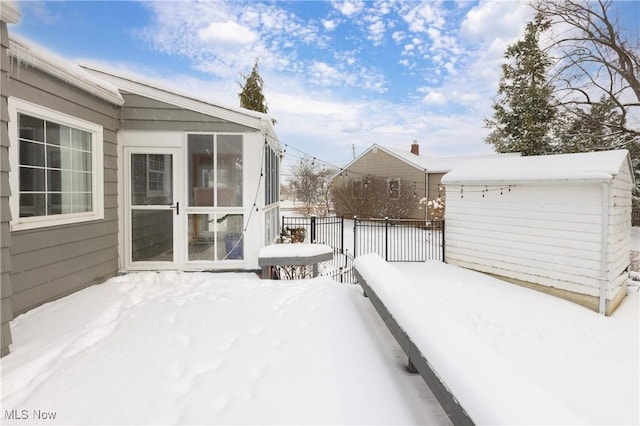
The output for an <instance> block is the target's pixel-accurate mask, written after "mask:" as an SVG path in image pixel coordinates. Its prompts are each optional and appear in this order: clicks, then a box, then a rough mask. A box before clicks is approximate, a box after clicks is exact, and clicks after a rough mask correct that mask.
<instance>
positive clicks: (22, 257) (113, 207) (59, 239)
mask: <svg viewBox="0 0 640 426" xmlns="http://www.w3.org/2000/svg"><path fill="white" fill-rule="evenodd" d="M10 75H11V80H10V87H11V95H12V96H15V97H16V98H19V99H21V100H24V101H28V102H31V103H34V104H37V105H42V106H44V107H47V108H50V109H52V110H55V111H58V112H61V113H63V114H67V115H70V116H73V117H77V118H79V119H82V120H86V121H89V122H92V123H95V124H98V125H100V126H102V127H103V138H104V140H103V163H104V164H103V168H104V200H103V203H104V219H103V220H97V221H91V222H82V223H78V224H69V225H62V226H51V227H42V228H37V229H29V230H22V231H14V232H12V240H13V241H12V262H13V265H14V267H13V271H12V274H11V280H12V283H13V288H14V295H13V297H12V304H13V308H14V311H15V312H16V313H22V312H26V311H28V310H29V309H32V308H34V307H37V306H39V305H41V304H42V303H45V302H48V301H51V300H55V299H57V298H60V297H63V296H66V295H68V294H70V293H73V292H74V291H77V290H80V289H82V288H84V287H87V286H89V285H92V284H96V283H100V282H103V281H104V280H106V279H107V278H109V277H111V276H114V275H115V274H116V273H117V271H118V266H119V265H118V220H117V219H118V212H117V207H118V200H117V196H118V187H117V167H118V166H117V164H118V161H117V140H116V131H117V127H116V123H117V111H118V110H117V108H118V107H116V106H115V105H112V104H110V103H108V102H106V101H104V100H102V99H100V98H97V97H95V96H93V95H91V94H89V93H86V92H84V91H82V90H80V89H78V88H76V87H74V86H72V85H70V84H68V83H66V82H63V81H60V80H57V79H56V78H53V77H51V76H49V75H47V74H45V73H43V72H41V71H40V70H38V69H35V68H29V67H24V66H20V65H18V64H17V63H15V62H12V64H11V71H10Z"/></svg>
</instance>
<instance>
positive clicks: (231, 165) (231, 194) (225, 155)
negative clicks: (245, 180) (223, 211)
mask: <svg viewBox="0 0 640 426" xmlns="http://www.w3.org/2000/svg"><path fill="white" fill-rule="evenodd" d="M216 167H217V177H218V186H217V190H218V206H220V207H240V206H242V136H241V135H220V136H218V161H217V163H216Z"/></svg>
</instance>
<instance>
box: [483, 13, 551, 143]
mask: <svg viewBox="0 0 640 426" xmlns="http://www.w3.org/2000/svg"><path fill="white" fill-rule="evenodd" d="M549 27H550V22H549V20H548V19H545V18H543V17H542V15H540V14H538V15H536V17H535V19H534V20H533V21H532V22H529V23H528V24H527V27H526V30H525V33H524V37H523V39H521V40H519V41H517V42H516V43H514V44H512V45H510V46H509V47H508V48H507V50H506V52H505V59H507V62H506V63H505V64H503V65H502V77H501V78H500V84H499V87H498V95H499V98H498V100H497V101H495V102H494V104H493V110H494V113H493V118H492V119H491V120H486V121H485V127H487V128H490V129H493V130H492V132H491V133H490V134H489V135H488V136H487V139H486V142H487V143H490V144H492V145H493V146H494V149H495V150H496V151H497V152H520V153H522V155H540V154H547V153H550V152H551V151H552V150H553V143H552V138H551V131H552V129H553V123H554V120H555V119H556V116H557V109H556V107H555V101H554V99H553V87H552V85H551V84H550V83H549V82H548V80H547V70H548V69H549V67H550V66H551V65H552V64H553V62H552V60H551V59H550V58H549V56H548V54H547V53H546V52H545V51H544V50H542V49H541V48H540V46H539V38H540V35H541V34H542V33H544V31H546V30H547V29H549Z"/></svg>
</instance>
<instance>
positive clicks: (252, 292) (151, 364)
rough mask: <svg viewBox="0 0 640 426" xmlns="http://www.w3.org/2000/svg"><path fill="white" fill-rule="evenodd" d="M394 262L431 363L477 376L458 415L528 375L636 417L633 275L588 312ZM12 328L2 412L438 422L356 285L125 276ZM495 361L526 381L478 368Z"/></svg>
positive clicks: (599, 410)
mask: <svg viewBox="0 0 640 426" xmlns="http://www.w3.org/2000/svg"><path fill="white" fill-rule="evenodd" d="M392 266H393V267H394V268H396V269H397V270H398V275H400V274H403V275H404V276H406V277H407V280H408V281H409V282H410V283H411V285H413V286H414V287H415V289H416V291H419V292H420V293H421V294H423V295H424V297H425V299H426V300H428V303H425V306H424V316H425V317H424V319H423V321H422V322H421V325H422V327H424V330H425V332H427V333H429V334H430V335H431V336H433V337H432V338H433V339H441V340H434V342H438V343H437V344H436V345H437V347H438V350H439V353H440V359H441V360H445V361H446V363H445V364H444V367H442V368H444V370H441V371H440V373H441V374H442V375H443V377H445V380H447V377H449V378H450V380H451V378H453V380H463V382H462V383H463V384H464V381H466V382H467V383H473V384H474V387H475V389H476V390H478V389H479V391H480V392H479V393H468V389H467V390H466V391H465V390H463V391H462V392H463V393H462V394H461V396H462V395H464V396H463V398H464V399H465V400H464V401H462V402H463V406H465V407H474V408H470V409H469V412H470V413H471V414H472V413H474V412H475V413H478V412H482V416H487V415H488V416H491V415H492V414H491V412H490V410H487V407H488V406H489V404H488V401H491V404H490V405H491V406H492V407H496V406H497V407H500V404H503V406H504V407H505V412H507V411H509V409H510V408H513V406H514V405H515V402H516V401H517V402H518V403H522V402H523V401H522V400H526V398H527V395H526V394H523V389H527V388H529V385H526V383H525V382H526V381H527V380H529V381H530V384H533V385H535V387H536V388H537V389H542V390H543V391H544V392H545V393H546V394H547V396H548V397H549V398H551V399H552V400H555V401H557V402H558V405H561V406H563V407H569V409H570V410H571V411H572V412H575V413H577V415H578V416H579V417H580V418H581V419H585V423H590V424H638V423H639V422H640V408H639V401H640V391H639V381H640V368H639V359H640V348H639V345H640V343H639V340H640V314H639V313H640V294H639V293H638V292H637V291H638V288H637V287H636V288H633V289H631V290H630V292H629V297H627V298H626V299H625V300H624V302H623V303H622V304H621V306H620V307H619V308H618V310H617V311H616V312H615V313H614V315H613V316H611V317H602V316H600V315H598V314H596V313H594V312H592V311H590V310H588V309H586V308H583V307H581V306H579V305H576V304H573V303H571V302H567V301H564V300H561V299H557V298H554V297H551V296H548V295H545V294H542V293H539V292H536V291H533V290H528V289H525V288H521V287H518V286H515V285H511V284H507V283H504V282H502V281H499V280H496V279H493V278H490V277H487V276H485V275H482V274H479V273H475V272H471V271H467V270H463V269H460V268H457V267H454V266H451V265H446V264H443V263H441V262H426V263H406V264H392ZM11 327H12V333H13V338H14V343H13V344H12V347H11V349H12V353H11V354H10V355H8V356H6V357H4V358H2V359H0V367H1V383H2V390H1V392H2V393H1V397H2V398H1V399H0V415H1V416H2V417H1V420H2V423H3V424H32V423H41V424H54V423H57V424H169V423H170V424H196V423H197V424H202V423H207V424H211V423H226V424H229V423H233V424H237V423H287V424H292V423H295V424H305V423H306V424H309V423H315V424H327V423H333V424H363V423H367V424H371V423H376V424H382V423H384V424H447V418H446V417H445V415H444V413H443V412H442V410H441V408H440V407H439V406H437V403H436V402H435V401H434V399H433V396H432V394H431V393H430V392H429V390H428V389H426V387H425V386H424V384H423V383H422V381H421V379H420V378H419V376H411V375H408V374H407V373H406V371H405V370H404V367H403V366H404V364H405V363H406V359H405V357H404V355H403V354H402V352H401V350H400V349H399V348H398V347H397V345H396V344H395V342H394V341H393V339H392V337H391V336H390V335H389V333H388V331H387V330H386V329H385V327H384V324H382V322H381V320H380V319H379V318H378V316H377V314H376V313H375V312H374V310H373V308H372V307H371V306H370V303H369V301H368V299H366V298H364V297H362V292H361V289H360V287H359V286H354V285H348V284H337V283H333V282H331V281H329V280H327V279H323V278H319V279H314V280H304V281H287V282H274V281H262V280H258V279H257V278H256V277H255V275H252V274H207V273H175V272H163V273H139V274H129V275H126V276H122V277H117V278H114V279H112V280H109V281H108V282H107V283H105V284H102V285H98V286H93V287H90V288H88V289H85V290H82V291H80V292H78V293H75V294H73V295H71V296H69V297H66V298H64V299H61V300H59V301H56V302H53V303H49V304H46V305H43V306H41V307H39V308H37V309H34V310H32V311H30V312H28V313H26V314H24V315H20V316H19V317H17V318H16V319H14V320H13V321H12V322H11ZM454 330H455V331H454ZM440 342H445V343H446V345H445V344H444V343H442V344H441V343H440ZM447 345H448V346H447ZM426 355H427V357H428V358H429V359H433V360H434V361H435V360H436V359H437V358H434V356H435V354H430V353H427V354H426ZM499 360H501V361H499ZM503 361H504V362H507V363H508V364H509V368H510V369H512V371H513V369H515V370H516V371H518V376H519V377H520V379H521V380H520V383H525V386H523V387H516V388H510V389H497V388H496V383H498V382H500V380H487V379H486V376H487V375H486V374H485V373H486V372H487V371H504V369H502V367H503V365H502V362H503ZM436 369H438V366H436ZM494 377H496V379H498V378H499V377H497V376H494ZM452 388H453V386H452ZM505 391H506V392H505ZM456 392H460V389H459V388H458V389H455V390H454V393H456ZM465 392H466V393H465ZM498 395H502V398H503V399H502V400H500V401H496V400H495V399H496V397H497V396H498ZM504 395H507V397H504ZM525 402H526V401H525ZM469 404H471V405H469ZM532 408H533V409H536V407H532ZM474 410H475V411H474ZM478 410H481V411H478ZM498 411H500V410H498ZM38 413H54V414H55V416H56V417H55V420H54V421H52V420H50V419H49V420H46V421H40V422H38V421H36V420H37V419H35V418H34V416H35V415H37V414H38ZM500 414H504V413H500ZM25 415H26V416H27V418H26V419H25V418H24V416H25ZM11 418H13V419H11ZM482 418H483V419H487V417H482ZM500 418H504V417H499V418H498V417H493V418H492V417H489V419H495V420H496V421H494V422H491V421H489V422H491V423H498V422H499V420H500ZM547 418H551V419H553V416H547ZM20 419H22V420H20ZM483 423H486V422H483ZM549 423H557V422H553V421H552V420H551V421H549Z"/></svg>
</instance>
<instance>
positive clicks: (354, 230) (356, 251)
mask: <svg viewBox="0 0 640 426" xmlns="http://www.w3.org/2000/svg"><path fill="white" fill-rule="evenodd" d="M356 229H358V216H354V217H353V257H354V258H355V257H356V256H357V255H358V254H357V253H358V249H357V248H356V241H357V239H356Z"/></svg>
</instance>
